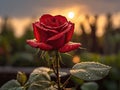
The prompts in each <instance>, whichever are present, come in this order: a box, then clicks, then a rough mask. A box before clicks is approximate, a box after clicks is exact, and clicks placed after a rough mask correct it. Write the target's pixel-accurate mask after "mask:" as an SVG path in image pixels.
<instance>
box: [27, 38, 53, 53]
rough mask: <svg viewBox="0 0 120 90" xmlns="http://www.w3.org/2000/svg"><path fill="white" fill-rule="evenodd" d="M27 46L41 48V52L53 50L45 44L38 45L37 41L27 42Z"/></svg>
mask: <svg viewBox="0 0 120 90" xmlns="http://www.w3.org/2000/svg"><path fill="white" fill-rule="evenodd" d="M26 42H27V44H29V45H30V46H31V47H34V48H40V49H41V50H46V51H48V50H52V46H50V45H48V44H45V43H38V42H36V40H27V41H26Z"/></svg>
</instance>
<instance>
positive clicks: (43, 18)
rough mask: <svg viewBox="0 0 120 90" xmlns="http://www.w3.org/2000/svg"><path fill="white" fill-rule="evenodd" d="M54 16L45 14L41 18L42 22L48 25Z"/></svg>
mask: <svg viewBox="0 0 120 90" xmlns="http://www.w3.org/2000/svg"><path fill="white" fill-rule="evenodd" d="M52 18H53V16H52V15H50V14H44V15H43V16H41V18H40V19H39V20H40V22H41V23H43V24H45V25H47V24H48V23H49V22H50V21H51V19H52Z"/></svg>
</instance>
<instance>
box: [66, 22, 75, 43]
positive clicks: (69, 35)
mask: <svg viewBox="0 0 120 90" xmlns="http://www.w3.org/2000/svg"><path fill="white" fill-rule="evenodd" d="M73 33H74V24H72V27H71V30H70V31H68V32H67V34H66V43H68V42H69V41H70V40H71V38H72V35H73Z"/></svg>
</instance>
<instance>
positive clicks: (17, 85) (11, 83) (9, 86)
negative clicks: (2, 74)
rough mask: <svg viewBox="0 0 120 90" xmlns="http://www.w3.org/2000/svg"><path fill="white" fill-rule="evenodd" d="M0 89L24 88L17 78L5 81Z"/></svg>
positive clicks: (15, 89) (19, 89) (13, 89)
mask: <svg viewBox="0 0 120 90" xmlns="http://www.w3.org/2000/svg"><path fill="white" fill-rule="evenodd" d="M0 90H25V89H24V87H21V85H20V83H19V82H18V81H17V80H10V81H8V82H7V83H5V84H4V85H3V86H2V87H1V88H0Z"/></svg>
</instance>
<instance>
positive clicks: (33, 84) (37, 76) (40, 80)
mask: <svg viewBox="0 0 120 90" xmlns="http://www.w3.org/2000/svg"><path fill="white" fill-rule="evenodd" d="M48 71H49V69H48V68H47V69H45V68H37V69H35V70H34V71H33V72H32V73H31V75H30V78H29V80H28V82H27V84H29V88H28V90H45V89H46V88H50V87H51V79H50V76H49V75H48ZM46 90H47V89H46Z"/></svg>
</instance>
